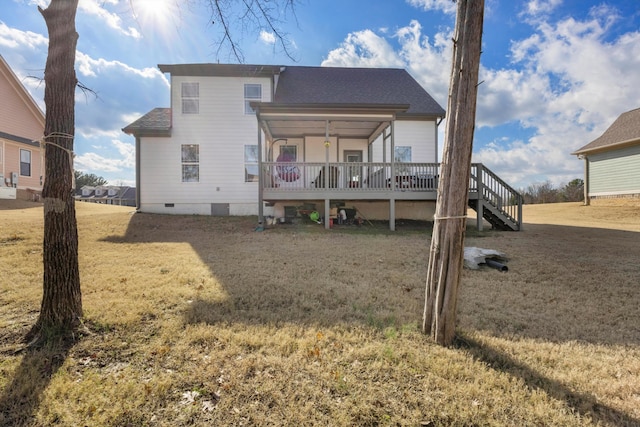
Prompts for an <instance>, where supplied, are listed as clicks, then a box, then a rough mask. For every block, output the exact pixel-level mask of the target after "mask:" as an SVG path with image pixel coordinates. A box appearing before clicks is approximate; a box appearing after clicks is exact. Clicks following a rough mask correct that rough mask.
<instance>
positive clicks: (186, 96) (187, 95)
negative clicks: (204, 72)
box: [180, 82, 200, 114]
mask: <svg viewBox="0 0 640 427" xmlns="http://www.w3.org/2000/svg"><path fill="white" fill-rule="evenodd" d="M189 88H191V89H194V88H195V91H194V92H193V93H191V92H190V90H189ZM180 99H181V101H182V110H181V111H182V114H200V82H182V83H181V85H180ZM188 106H191V107H194V109H193V111H190V110H189V109H188V108H185V107H188ZM188 110H189V111H188Z"/></svg>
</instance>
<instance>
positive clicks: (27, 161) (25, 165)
mask: <svg viewBox="0 0 640 427" xmlns="http://www.w3.org/2000/svg"><path fill="white" fill-rule="evenodd" d="M20 175H22V176H31V151H29V150H23V149H20Z"/></svg>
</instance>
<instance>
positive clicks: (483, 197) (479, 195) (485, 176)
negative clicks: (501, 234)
mask: <svg viewBox="0 0 640 427" xmlns="http://www.w3.org/2000/svg"><path fill="white" fill-rule="evenodd" d="M468 204H469V207H471V208H472V209H473V210H475V211H476V213H477V214H478V229H480V230H481V229H482V221H481V219H480V218H484V219H485V220H487V221H488V222H489V224H491V227H492V228H493V229H496V230H508V231H519V230H521V229H522V196H521V195H520V193H518V192H517V191H516V190H514V189H513V188H512V187H511V186H509V185H508V184H507V183H506V182H504V181H503V180H502V179H501V178H500V177H498V175H496V174H495V173H493V172H492V171H491V170H489V169H488V168H487V167H485V166H484V165H483V164H482V163H474V164H473V165H472V168H471V176H470V180H469V203H468Z"/></svg>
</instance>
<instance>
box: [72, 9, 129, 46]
mask: <svg viewBox="0 0 640 427" xmlns="http://www.w3.org/2000/svg"><path fill="white" fill-rule="evenodd" d="M105 4H110V5H117V4H118V1H117V0H82V1H81V2H79V3H78V11H79V12H83V13H86V14H87V15H93V16H95V17H97V18H98V19H100V20H101V21H103V22H104V23H105V24H106V25H107V26H108V27H110V28H112V29H114V30H116V31H118V32H119V33H121V34H124V35H125V36H129V37H133V38H134V39H139V38H140V37H141V34H140V32H139V31H138V30H136V29H135V28H133V27H128V28H124V26H123V23H122V19H121V18H120V17H119V16H118V15H117V14H115V13H112V12H109V11H108V10H106V9H105V8H104V7H103V6H104V5H105Z"/></svg>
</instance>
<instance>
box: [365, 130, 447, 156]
mask: <svg viewBox="0 0 640 427" xmlns="http://www.w3.org/2000/svg"><path fill="white" fill-rule="evenodd" d="M436 138H437V136H436V124H435V122H434V121H410V120H396V122H395V123H394V138H393V139H394V145H395V146H396V147H411V162H413V163H436V162H437V161H438V153H437V146H436ZM386 148H387V156H386V159H387V162H390V161H391V138H388V139H387V147H386ZM382 158H383V157H382V136H380V137H379V138H378V139H376V141H375V142H374V143H373V145H372V161H374V162H381V161H382Z"/></svg>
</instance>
